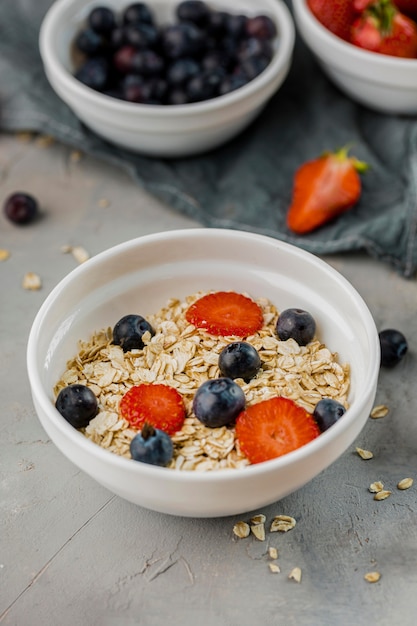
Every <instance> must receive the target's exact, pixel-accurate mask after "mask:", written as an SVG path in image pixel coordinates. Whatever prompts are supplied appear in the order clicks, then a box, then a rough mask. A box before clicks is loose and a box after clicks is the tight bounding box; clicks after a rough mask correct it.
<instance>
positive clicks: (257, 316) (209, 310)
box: [185, 291, 264, 337]
mask: <svg viewBox="0 0 417 626" xmlns="http://www.w3.org/2000/svg"><path fill="white" fill-rule="evenodd" d="M185 318H186V320H187V321H188V322H189V323H190V324H194V326H196V327H197V328H201V329H203V330H206V331H207V332H209V333H210V334H212V335H220V336H222V337H228V336H232V335H234V336H237V337H248V336H250V335H253V333H255V332H257V331H258V330H260V329H261V328H262V326H263V323H264V319H263V313H262V309H261V308H260V306H258V304H256V302H254V301H253V300H252V299H251V298H248V297H247V296H244V295H243V294H240V293H235V292H234V291H216V292H214V293H209V294H207V295H205V296H202V297H201V298H199V299H198V300H196V302H194V303H193V304H192V305H191V306H190V307H189V308H188V309H187V311H186V313H185Z"/></svg>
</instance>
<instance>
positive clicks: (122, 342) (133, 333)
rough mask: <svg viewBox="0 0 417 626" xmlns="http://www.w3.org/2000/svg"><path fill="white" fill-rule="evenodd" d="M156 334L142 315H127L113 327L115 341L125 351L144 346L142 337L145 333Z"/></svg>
mask: <svg viewBox="0 0 417 626" xmlns="http://www.w3.org/2000/svg"><path fill="white" fill-rule="evenodd" d="M146 332H150V334H151V336H153V335H154V334H155V331H154V330H153V328H152V326H151V325H150V324H149V322H147V321H146V319H145V318H144V317H142V316H141V315H125V316H124V317H122V318H121V319H120V320H119V321H118V322H117V324H116V325H115V327H114V328H113V343H114V344H116V345H117V346H121V347H122V348H123V352H129V351H130V350H133V349H135V348H139V349H141V348H143V346H144V343H143V341H142V337H143V335H144V333H146Z"/></svg>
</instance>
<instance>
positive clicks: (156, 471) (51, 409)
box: [26, 227, 380, 482]
mask: <svg viewBox="0 0 417 626" xmlns="http://www.w3.org/2000/svg"><path fill="white" fill-rule="evenodd" d="M201 236H203V237H205V238H208V239H216V238H218V237H223V238H225V243H226V241H227V240H229V238H230V237H232V238H234V239H239V240H241V241H245V240H250V241H252V242H254V241H258V242H259V243H262V244H264V245H265V244H268V245H273V246H274V247H277V248H280V249H281V250H284V251H288V252H290V253H291V254H292V255H294V256H296V257H298V258H301V259H302V260H304V261H307V262H308V263H309V264H313V265H315V266H316V268H318V269H320V270H321V271H324V272H325V273H326V274H327V275H328V276H330V277H331V278H332V279H334V280H336V281H337V282H339V283H340V284H341V286H342V287H343V288H344V290H346V291H347V292H348V293H349V297H350V298H352V299H353V300H354V301H355V304H356V306H357V307H358V309H359V310H360V312H361V319H362V323H363V324H364V326H365V328H366V332H367V335H368V337H369V339H370V340H372V341H370V345H371V347H372V350H371V351H370V359H371V360H370V364H369V367H368V370H367V374H366V379H365V383H366V385H365V388H366V389H369V393H371V392H372V389H374V388H375V385H376V381H377V378H378V373H379V359H380V345H379V338H378V334H377V331H376V326H375V322H374V319H373V317H372V315H371V312H370V310H369V308H368V306H367V305H366V303H365V301H364V300H363V298H362V296H361V295H360V294H359V293H358V292H357V291H356V289H355V288H354V287H353V286H352V285H351V283H350V282H349V281H348V280H347V279H346V278H344V277H343V276H342V275H341V274H340V273H339V272H338V271H337V270H335V269H334V268H333V267H332V266H330V265H329V264H328V263H327V262H325V261H324V260H322V259H320V258H319V257H317V256H315V255H313V254H312V253H310V252H307V251H305V250H302V249H301V248H298V247H296V246H294V245H292V244H289V243H287V242H284V241H281V240H277V239H273V238H272V237H268V236H266V235H259V234H255V233H249V232H245V231H237V230H230V229H221V228H220V229H217V228H213V229H207V228H200V227H198V228H190V229H179V230H172V231H164V232H158V233H152V234H149V235H143V236H140V237H137V238H135V239H131V240H128V241H125V242H122V243H119V244H117V245H115V246H112V247H110V248H108V249H106V250H104V251H102V252H100V253H98V254H97V255H95V256H94V257H91V258H90V259H89V260H88V261H86V262H85V263H83V264H82V265H80V266H78V267H76V268H75V269H74V270H72V271H71V272H69V273H68V274H67V275H66V276H65V277H64V278H63V279H62V280H61V281H59V282H58V284H57V285H56V286H55V287H54V288H53V289H52V291H51V292H50V293H49V295H48V296H47V297H46V299H45V300H44V302H43V304H42V305H41V307H40V309H39V311H38V313H37V314H36V317H35V319H34V321H33V323H32V327H31V329H30V333H29V338H28V343H27V352H26V365H27V373H28V378H29V383H30V387H31V391H32V396H33V399H34V404H35V406H38V405H39V406H40V409H41V411H43V413H44V414H45V415H46V418H44V417H42V418H41V417H40V415H39V414H38V418H39V420H40V422H41V423H42V425H44V420H45V421H49V422H51V424H52V425H53V427H54V428H55V429H58V430H59V431H60V433H61V434H62V435H63V436H64V437H67V438H68V439H69V440H70V442H71V444H72V445H73V446H77V447H81V448H82V449H83V450H84V452H86V453H89V454H91V455H92V456H93V457H95V458H96V459H97V460H98V461H101V462H103V463H107V464H109V465H110V466H113V467H115V468H120V469H123V470H126V471H128V472H130V473H131V474H133V475H137V476H140V475H149V476H154V477H157V476H159V477H161V476H164V478H166V480H168V481H172V482H176V481H178V480H180V481H183V482H194V481H197V482H199V481H204V482H206V481H207V482H213V481H215V482H217V481H219V482H222V481H236V480H241V479H242V476H243V477H245V476H247V477H249V476H256V475H262V474H269V472H274V471H277V470H279V469H280V468H283V467H286V468H290V467H291V466H292V465H294V464H296V463H297V462H299V461H302V460H303V459H306V458H307V457H309V456H310V454H311V455H313V454H315V453H318V452H319V451H320V450H321V449H323V448H325V447H327V446H328V445H329V444H331V441H332V440H335V439H337V438H338V437H339V435H340V434H342V433H343V432H344V431H345V430H348V429H349V427H350V426H351V425H352V424H353V423H355V422H356V421H357V420H358V419H359V416H360V415H361V414H362V413H363V411H364V408H365V405H366V403H367V402H368V401H369V398H368V395H367V394H364V395H363V396H362V397H361V398H357V399H356V400H355V401H354V403H353V404H352V406H351V407H350V408H349V409H348V410H347V411H346V413H345V415H344V416H343V419H341V420H339V421H338V422H336V424H334V425H333V426H332V427H331V428H329V429H328V430H327V431H325V432H323V433H322V434H321V435H320V436H319V437H317V438H316V439H314V440H313V441H311V442H309V443H307V444H306V445H304V446H302V447H301V448H298V449H297V450H294V451H292V452H289V453H288V454H286V455H284V456H282V457H278V458H276V459H272V460H270V461H265V462H263V463H259V464H253V465H249V466H246V467H245V468H243V469H242V470H239V469H236V471H235V470H230V469H219V470H216V471H212V472H193V471H188V472H187V471H180V470H174V471H173V470H168V469H167V468H165V467H157V466H152V465H146V464H143V463H132V460H131V459H127V458H124V457H120V456H118V455H117V454H114V453H113V452H110V451H108V450H106V449H104V448H101V447H100V446H99V445H97V444H95V443H93V442H92V441H90V440H89V439H88V438H87V437H85V436H84V435H83V434H82V433H80V432H79V431H78V430H76V429H75V428H73V427H72V426H71V425H70V424H69V423H68V422H67V421H66V420H65V419H64V418H63V417H62V416H61V415H60V414H59V412H58V411H57V409H56V408H55V406H54V404H53V402H52V401H51V397H50V393H51V390H49V393H48V391H47V390H46V389H45V388H44V385H43V383H42V380H41V375H40V372H39V370H38V367H37V354H38V342H39V340H40V337H41V329H42V324H43V320H44V318H45V316H46V315H47V313H48V310H49V308H50V307H51V306H53V304H54V303H55V302H56V301H57V299H59V297H60V295H61V294H62V292H63V291H65V289H66V287H67V285H69V284H70V283H71V282H73V281H77V280H79V279H80V278H82V275H83V273H84V272H86V271H89V269H90V268H91V267H94V266H95V265H97V266H99V265H100V263H101V261H102V260H105V259H107V258H109V257H111V256H112V255H117V254H121V253H125V252H126V251H128V250H129V249H133V248H136V247H137V246H143V245H148V244H152V243H153V242H158V243H161V242H162V243H163V242H167V243H168V241H169V242H172V241H173V240H176V239H177V240H178V239H180V240H184V238H185V239H186V240H192V239H198V238H199V237H201ZM44 428H45V430H47V427H45V426H44ZM58 447H59V446H58ZM62 452H63V453H64V454H65V451H64V450H62ZM161 472H162V474H161Z"/></svg>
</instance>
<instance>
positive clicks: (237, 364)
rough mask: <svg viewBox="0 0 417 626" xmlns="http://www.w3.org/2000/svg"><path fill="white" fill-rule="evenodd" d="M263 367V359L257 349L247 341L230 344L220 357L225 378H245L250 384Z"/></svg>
mask: <svg viewBox="0 0 417 626" xmlns="http://www.w3.org/2000/svg"><path fill="white" fill-rule="evenodd" d="M260 367H261V358H260V356H259V354H258V351H257V350H256V348H254V347H253V346H251V344H250V343H247V342H246V341H234V342H233V343H229V344H228V345H227V346H226V347H225V348H223V350H222V351H221V353H220V355H219V368H220V371H221V373H222V374H223V376H226V377H228V378H232V379H235V378H243V380H244V381H245V382H249V381H250V380H251V378H254V377H255V376H256V374H257V373H258V371H259V369H260Z"/></svg>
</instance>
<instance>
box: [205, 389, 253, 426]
mask: <svg viewBox="0 0 417 626" xmlns="http://www.w3.org/2000/svg"><path fill="white" fill-rule="evenodd" d="M244 408H245V394H244V393H243V391H242V389H241V388H240V387H239V385H238V384H237V383H235V382H234V381H233V380H232V379H231V378H214V379H212V380H207V381H206V382H204V383H203V384H202V385H200V387H199V388H198V389H197V392H196V394H195V396H194V400H193V411H194V414H195V416H196V417H197V419H198V420H200V422H201V423H202V424H204V425H205V426H208V427H209V428H218V427H220V426H226V425H227V424H230V423H231V422H233V421H234V420H235V419H236V418H237V416H238V415H239V413H240V412H241V411H243V409H244Z"/></svg>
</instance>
